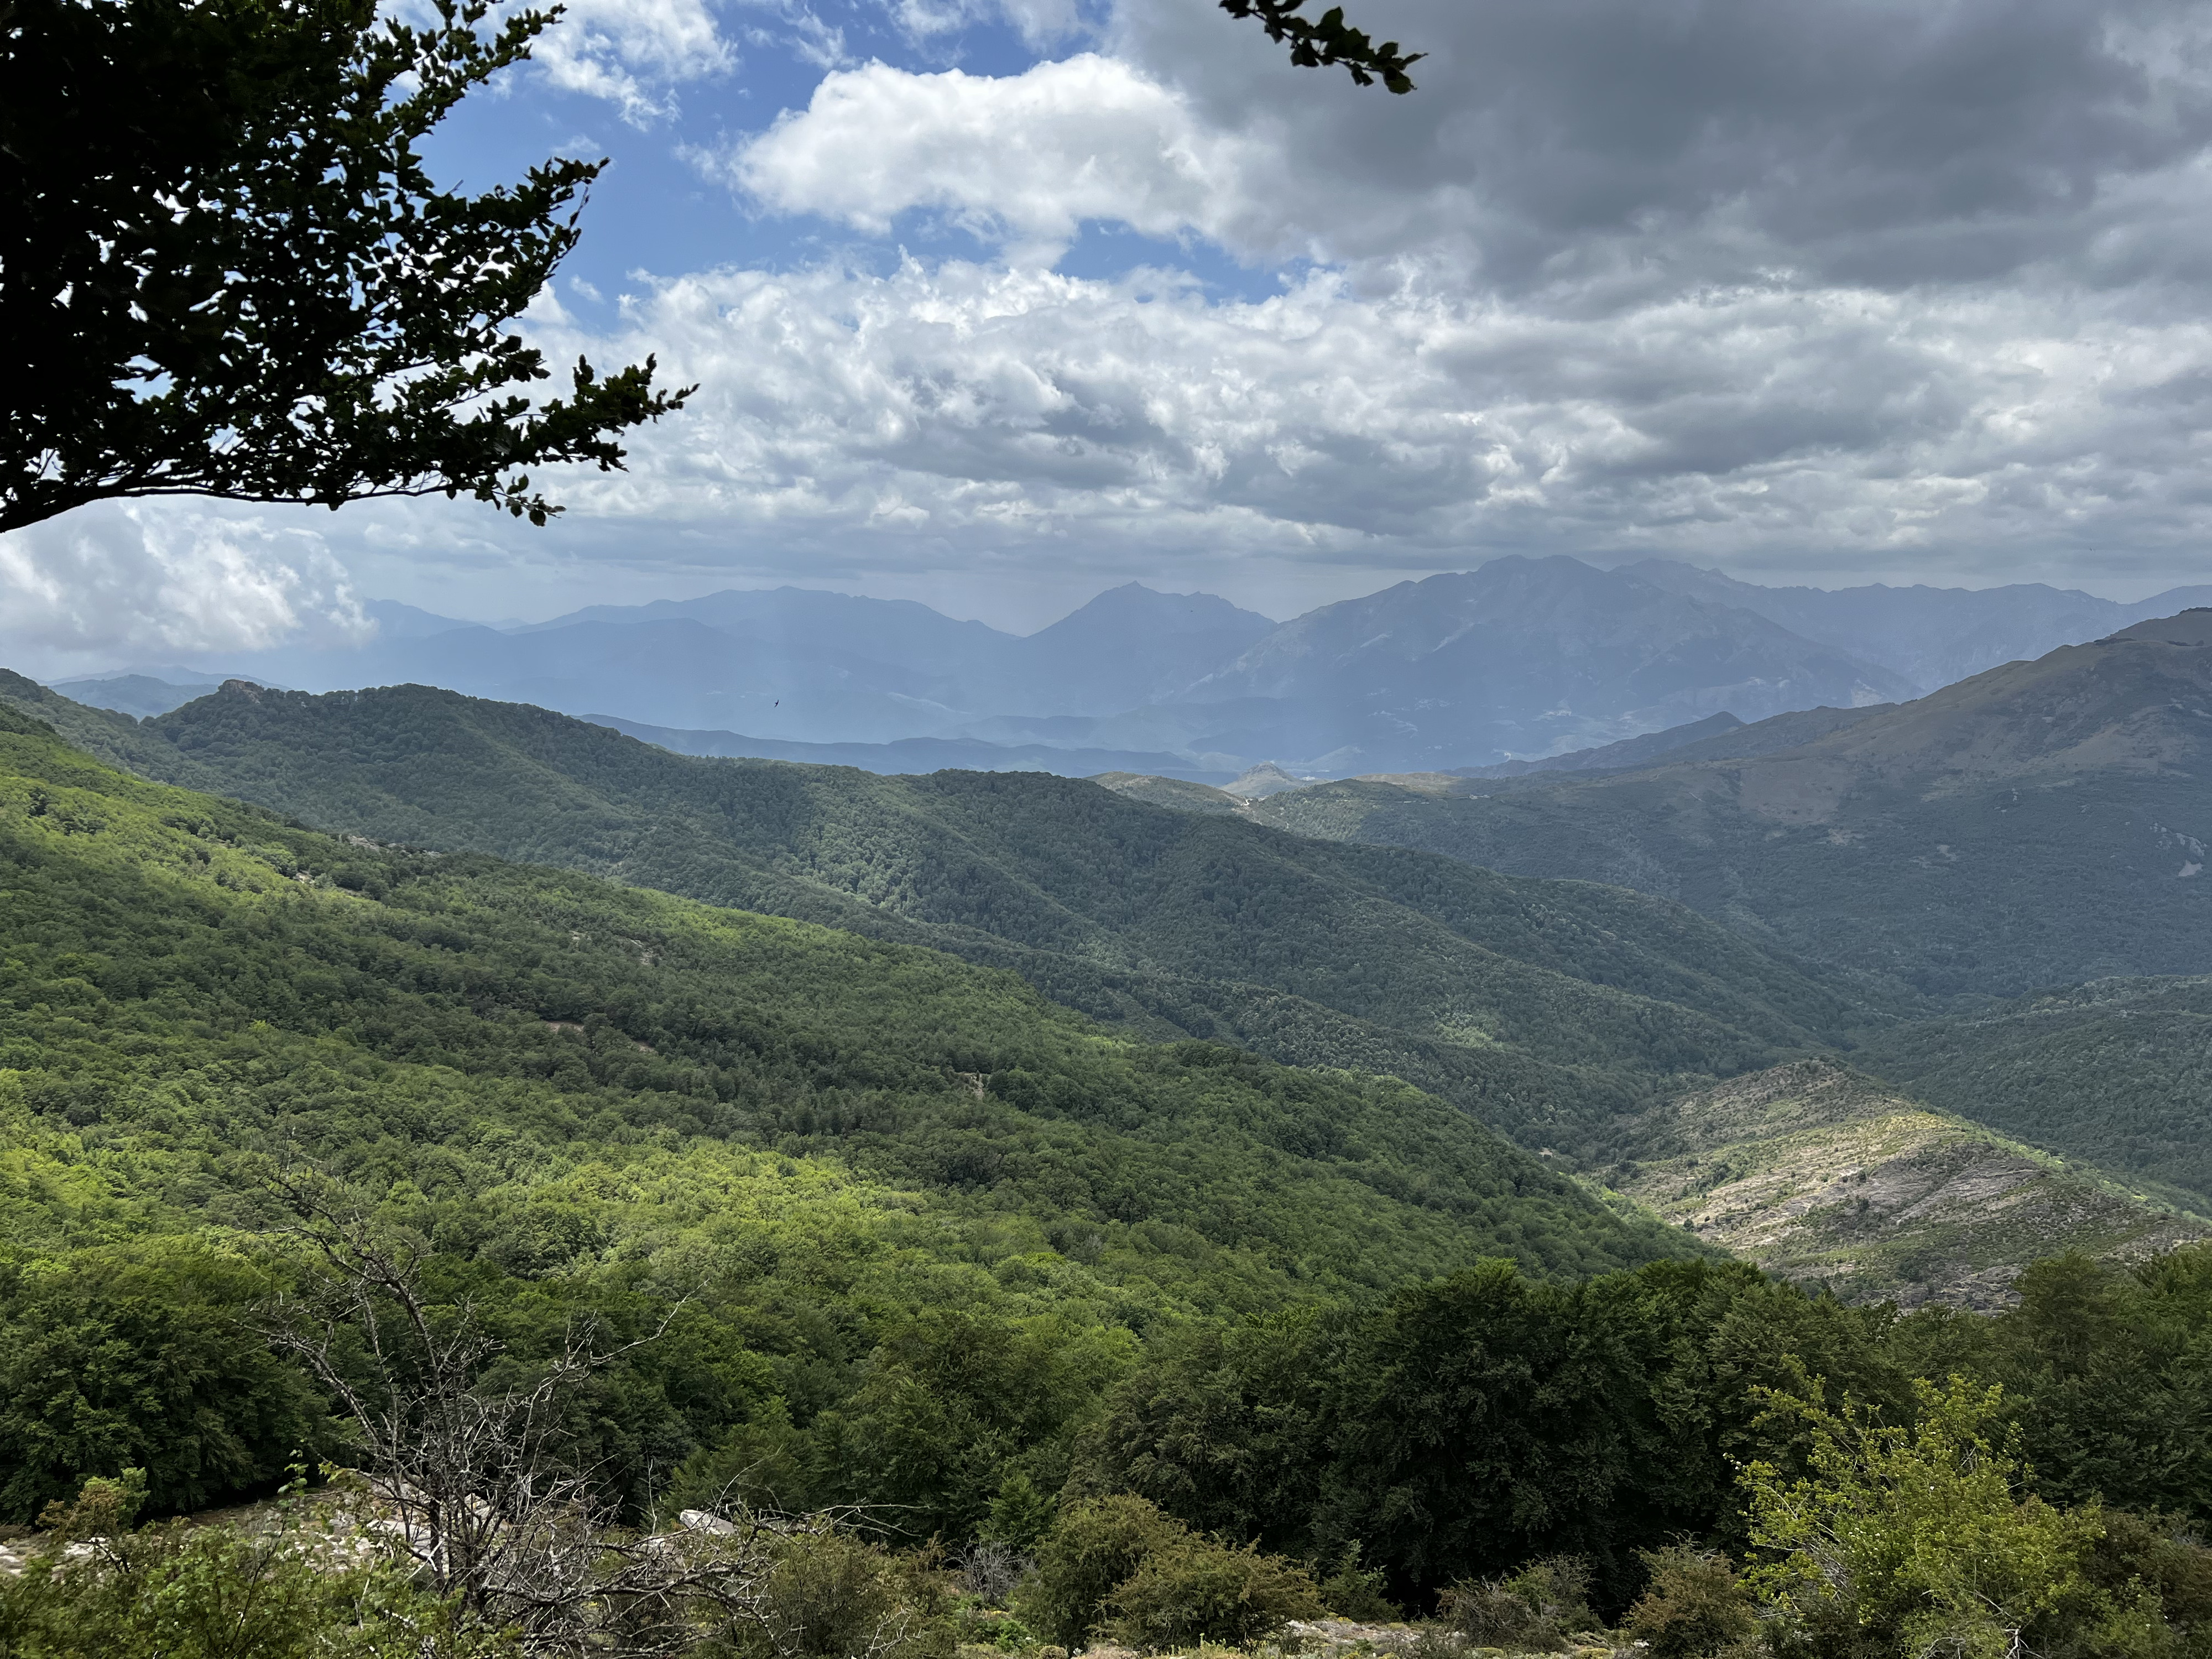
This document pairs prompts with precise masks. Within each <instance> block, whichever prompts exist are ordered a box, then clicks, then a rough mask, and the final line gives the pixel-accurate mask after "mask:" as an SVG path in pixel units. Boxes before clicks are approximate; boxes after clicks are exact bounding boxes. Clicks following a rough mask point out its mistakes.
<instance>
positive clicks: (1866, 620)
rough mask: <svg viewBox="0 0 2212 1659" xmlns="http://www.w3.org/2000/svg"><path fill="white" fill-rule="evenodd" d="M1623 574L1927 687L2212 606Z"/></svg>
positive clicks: (2206, 601) (2077, 595) (2211, 590)
mask: <svg viewBox="0 0 2212 1659" xmlns="http://www.w3.org/2000/svg"><path fill="white" fill-rule="evenodd" d="M1621 573H1622V574H1626V575H1632V576H1637V577H1640V578H1641V579H1643V580H1645V581H1648V582H1650V583H1651V584H1652V585H1653V586H1655V587H1663V588H1666V589H1667V590H1668V592H1674V593H1680V594H1683V595H1686V597H1688V598H1692V599H1703V600H1705V601H1706V602H1707V603H1708V604H1711V605H1735V606H1737V607H1739V608H1741V609H1742V610H1745V611H1753V612H1756V613H1757V614H1758V615H1759V616H1762V617H1765V618H1766V619H1767V620H1768V621H1770V622H1773V623H1779V624H1780V625H1781V626H1783V627H1784V628H1786V629H1789V630H1790V632H1791V633H1793V634H1796V635H1802V637H1803V638H1805V639H1808V640H1811V641H1814V642H1815V643H1816V644H1820V645H1826V646H1829V647H1832V648H1834V649H1836V650H1839V651H1848V652H1850V653H1851V654H1852V655H1853V656H1855V657H1858V658H1861V659H1863V660H1865V661H1867V662H1870V663H1874V664H1876V665H1879V666H1881V667H1883V668H1887V669H1888V670H1889V671H1891V672H1893V673H1895V674H1900V675H1902V676H1904V678H1906V679H1908V680H1910V681H1911V682H1912V683H1913V684H1914V685H1915V686H1917V688H1918V689H1919V690H1922V691H1923V692H1926V691H1933V690H1936V689H1937V688H1938V687H1940V686H1945V685H1948V684H1951V683H1952V682H1953V681H1954V680H1963V679H1965V678H1966V677H1967V676H1969V675H1971V674H1978V673H1980V672H1981V671H1983V670H1984V669H1987V668H1995V667H1996V666H1997V665H1999V664H2000V663H2007V662H2014V661H2017V660H2019V659H2022V658H2033V657H2040V656H2042V655H2043V654H2044V653H2046V652H2049V651H2055V650H2057V648H2058V647H2060V646H2062V645H2079V644H2081V642H2082V641H2087V640H2095V639H2102V638H2103V637H2104V636H2105V635H2107V634H2113V633H2117V632H2118V631H2119V629H2123V628H2125V627H2126V626H2127V625H2128V624H2129V623H2137V622H2142V621H2144V620H2145V619H2147V618H2148V617H2165V616H2171V615H2172V614H2174V613H2175V612H2177V611H2186V610H2188V609H2190V608H2191V607H2192V606H2195V605H2212V586H2199V587H2176V588H2171V589H2168V590H2167V591H2166V592H2163V593H2158V594H2154V595H2153V596H2152V597H2151V598H2149V599H2139V600H2137V601H2136V602H2135V603H2134V604H2132V605H2122V604H2120V603H2119V602H2118V601H2117V600H2113V599H2099V598H2098V597H2097V596H2096V595H2094V594H2093V593H2083V592H2079V591H2078V590H2075V589H2072V588H2057V587H2047V586H2044V585H2043V584H2042V583H2040V582H2018V583H2014V584H2012V585H2010V586H2004V587H1979V588H1966V587H1888V586H1882V585H1880V584H1876V585H1874V586H1867V587H1845V588H1838V589H1835V590H1832V591H1831V590H1828V589H1825V588H1819V587H1761V586H1758V585H1756V584H1754V583H1752V582H1746V581H1738V580H1736V579H1735V578H1734V577H1732V576H1724V575H1723V574H1721V573H1720V572H1719V571H1717V570H1703V569H1699V568H1698V567H1697V566H1695V565H1691V564H1684V563H1681V562H1679V561H1676V560H1672V559H1645V560H1643V561H1642V562H1638V563H1636V564H1631V565H1624V566H1622V567H1621Z"/></svg>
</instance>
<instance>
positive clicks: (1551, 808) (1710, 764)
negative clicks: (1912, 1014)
mask: <svg viewBox="0 0 2212 1659" xmlns="http://www.w3.org/2000/svg"><path fill="white" fill-rule="evenodd" d="M2208 618H2212V612H2200V611H2191V612H2186V613H2185V614H2184V615H2183V616H2182V617H2178V618H2173V619H2171V620H2168V621H2161V622H2159V623H2142V624H2138V625H2137V626H2136V627H2134V628H2131V629H2128V630H2127V631H2126V633H2125V634H2123V635H2117V636H2115V637H2114V638H2112V639H2110V640H2105V641H2099V642H2098V643H2096V644H2093V645H2085V646H2073V647H2066V648H2064V649H2062V650H2059V651H2056V652H2053V653H2051V654H2050V655H2049V656H2047V657H2045V658H2043V659H2039V660H2038V661H2036V662H2033V663H2011V664H2008V665H2005V666H2003V667H2002V668H1996V669H1992V670H1990V671H1988V672H1987V673H1984V674H1981V675H1978V676H1976V677H1975V678H1972V679H1971V680H1966V681H1962V682H1960V684H1956V685H1953V686H1948V687H1947V688H1945V689H1944V690H1942V691H1939V692H1937V693H1936V694H1935V695H1934V696H1928V697H1923V698H1921V699H1919V700H1918V701H1917V702H1910V703H1905V704H1902V705H1900V706H1899V707H1897V708H1890V709H1884V710H1881V711H1878V712H1876V713H1875V714H1871V715H1869V716H1868V717H1866V718H1864V719H1862V720H1857V721H1854V722H1852V723H1850V724H1849V725H1848V726H1844V727H1842V728H1841V729H1838V730H1836V731H1834V732H1830V733H1828V734H1827V735H1826V736H1823V737H1818V738H1814V739H1813V740H1812V741H1810V742H1806V743H1802V744H1798V745H1797V746H1796V747H1794V748H1790V749H1787V750H1782V751H1780V752H1778V753H1772V754H1766V755H1761V756H1757V757H1753V758H1748V759H1731V760H1700V761H1670V762H1668V763H1662V764H1660V765H1657V766H1654V767H1651V768H1650V769H1644V770H1641V771H1633V772H1627V773H1620V774H1613V775H1607V776H1601V777H1596V778H1593V779H1590V780H1588V781H1579V782H1577V781H1560V782H1557V783H1548V782H1546V781H1543V780H1542V779H1541V778H1528V779H1518V780H1511V781H1506V782H1504V783H1503V784H1500V785H1497V786H1492V785H1491V784H1488V783H1487V782H1486V781H1481V780H1470V781H1466V782H1465V783H1457V782H1455V781H1450V780H1437V781H1436V784H1437V787H1428V788H1422V789H1408V788H1404V787H1396V786H1395V785H1393V784H1390V783H1388V782H1380V781H1369V782H1351V783H1337V784H1328V785H1323V786H1321V787H1316V788H1312V789H1304V790H1299V791H1296V792H1294V793H1285V794H1279V795H1274V796H1271V797H1269V798H1268V799H1266V800H1263V801H1259V802H1256V803H1255V804H1254V805H1253V806H1252V807H1251V809H1250V811H1249V813H1248V814H1246V815H1245V816H1247V817H1249V818H1250V819H1251V820H1253V821H1255V822H1257V823H1268V824H1274V825H1278V826H1279V827H1282V828H1285V829H1296V830H1297V831H1299V832H1300V833H1302V834H1306V835H1312V836H1324V837H1329V838H1336V839H1344V840H1352V841H1359V842H1374V843H1382V844H1385V845H1391V846H1400V847H1409V848H1423V849H1425V850H1428V851H1431V852H1440V853H1446V854H1450V855H1452V856H1454V857H1455V858H1460V859H1463V860H1468V861H1469V862H1471V863H1474V864H1479V865H1481V866H1486V867H1488V868H1493V869H1498V870H1504V871H1509V872H1514V873H1516V874H1522V875H1534V876H1546V877H1554V878H1583V879H1587V880H1593V881H1605V882H1616V883H1619V884H1621V885H1623V886H1627V887H1633V888H1636V889H1638V890H1642V891H1644V892H1649V893H1654V894H1659V895H1663V896H1667V897H1670V898H1674V899H1678V900H1680V901H1681V902H1683V903H1685V904H1687V905H1690V906H1692V907H1693V908H1696V909H1698V910H1699V911H1700V912H1702V913H1703V914H1705V915H1709V916H1711V917H1714V918H1715V919H1717V920H1720V921H1725V922H1727V923H1729V924H1730V925H1731V926H1733V927H1736V928H1737V929H1739V930H1740V931H1741V933H1743V934H1744V935H1745V936H1746V937H1748V938H1752V939H1759V940H1764V941H1766V942H1768V943H1770V944H1772V945H1777V946H1778V947H1780V948H1783V949H1785V950H1788V951H1793V952H1796V953H1798V954H1799V955H1801V956H1802V957H1808V958H1810V959H1813V960H1815V961H1819V962H1822V963H1827V964H1830V965H1832V966H1833V967H1837V968H1840V969H1846V970H1850V971H1852V972H1855V973H1857V974H1859V975H1863V976H1864V978H1863V982H1865V983H1868V984H1869V985H1873V984H1887V985H1889V986H1892V987H1897V988H1899V989H1900V990H1905V991H1910V992H1913V993H1917V994H1925V995H1929V996H1934V997H1938V998H1942V997H1949V996H1955V995H1960V994H1998V995H2006V996H2012V995H2019V994H2024V993H2026V992H2028V991H2032V990H2035V989H2037V988H2039V987H2046V986H2051V985H2063V984H2071V983H2076V982H2079V981H2083V980H2088V979H2096V978H2102V977H2105V976H2107V975H2140V974H2175V973H2179V974H2189V973H2203V972H2205V971H2208V970H2212V887H2208V886H2207V885H2206V884H2205V883H2204V882H2203V881H2202V880H2200V879H2197V876H2198V872H2200V871H2202V870H2203V868H2204V865H2205V859H2204V844H2205V841H2206V839H2207V837H2208V836H2212V786H2208V778H2212V721H2208V720H2206V719H2205V717H2204V714H2203V710H2204V709H2206V708H2208V707H2212V625H2208ZM1757 731H1758V728H1756V727H1752V728H1747V729H1746V735H1747V736H1755V735H1756V733H1757ZM1723 741H1726V742H1740V741H1741V738H1739V737H1738V735H1737V734H1735V733H1731V734H1729V738H1726V739H1723Z"/></svg>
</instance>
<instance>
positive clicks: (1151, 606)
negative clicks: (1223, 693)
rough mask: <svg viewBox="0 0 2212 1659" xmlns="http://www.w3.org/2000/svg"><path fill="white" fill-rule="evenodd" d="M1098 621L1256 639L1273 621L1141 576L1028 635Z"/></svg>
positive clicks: (1057, 633)
mask: <svg viewBox="0 0 2212 1659" xmlns="http://www.w3.org/2000/svg"><path fill="white" fill-rule="evenodd" d="M1101 623H1106V624H1109V625H1112V626H1117V627H1127V626H1131V625H1136V626H1143V627H1150V628H1153V629H1160V630H1162V631H1164V632H1171V633H1178V634H1205V633H1223V634H1240V633H1241V634H1243V635H1247V636H1248V637H1249V638H1250V639H1255V640H1256V639H1258V638H1259V637H1260V636H1261V635H1263V634H1265V633H1267V631H1268V630H1269V629H1272V628H1273V627H1274V626H1275V623H1274V621H1273V618H1272V617H1263V616H1261V614H1260V613H1259V612H1258V611H1246V610H1244V609H1243V608H1242V607H1241V606H1238V605H1231V603H1230V602H1229V601H1228V600H1227V599H1223V598H1222V597H1221V596H1220V595H1219V594H1218V593H1163V592H1160V591H1159V590H1158V589H1157V588H1152V587H1147V586H1145V585H1144V584H1143V583H1142V582H1123V583H1122V584H1121V586H1119V587H1109V588H1108V589H1107V590H1106V591H1105V592H1103V593H1101V594H1099V595H1098V596H1097V598H1095V599H1091V600H1090V601H1089V602H1087V603H1086V604H1084V605H1078V606H1077V607H1076V608H1075V609H1074V610H1073V611H1069V612H1068V613H1067V615H1066V616H1065V617H1061V618H1060V620H1059V621H1058V622H1056V623H1051V624H1050V625H1048V626H1047V627H1044V628H1041V629H1038V630H1037V631H1036V633H1035V634H1033V635H1030V638H1031V639H1039V640H1041V639H1047V638H1058V637H1065V636H1066V635H1067V634H1071V633H1077V632H1081V631H1084V630H1085V629H1090V628H1093V627H1096V626H1097V625H1099V624H1101Z"/></svg>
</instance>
